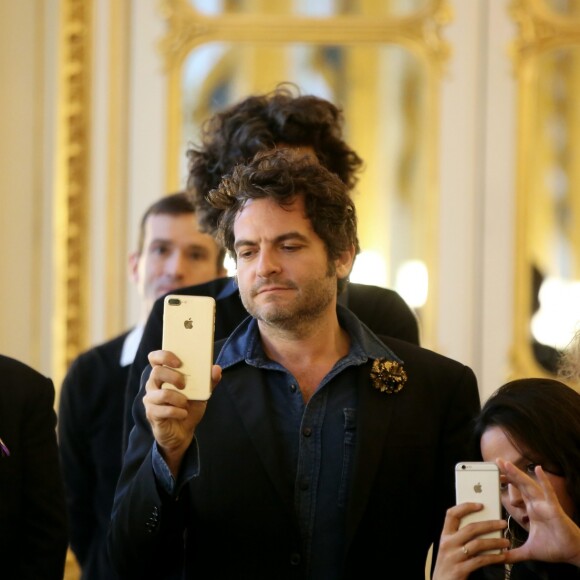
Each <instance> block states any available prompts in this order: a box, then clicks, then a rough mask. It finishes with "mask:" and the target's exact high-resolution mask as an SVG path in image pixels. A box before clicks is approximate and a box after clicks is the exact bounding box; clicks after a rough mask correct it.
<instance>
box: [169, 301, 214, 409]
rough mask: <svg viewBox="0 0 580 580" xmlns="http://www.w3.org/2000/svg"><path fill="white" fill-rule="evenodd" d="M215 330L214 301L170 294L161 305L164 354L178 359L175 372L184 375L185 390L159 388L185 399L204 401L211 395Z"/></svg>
mask: <svg viewBox="0 0 580 580" xmlns="http://www.w3.org/2000/svg"><path fill="white" fill-rule="evenodd" d="M214 327H215V300H214V299H213V298H211V297H210V296H187V295H185V294H183V295H180V294H169V295H168V296H166V297H165V299H164V303H163V342H162V348H163V350H169V351H171V352H172V353H174V354H175V355H177V356H178V357H179V359H180V360H181V363H182V365H181V366H180V367H179V368H177V369H175V370H177V371H179V372H180V373H182V374H183V375H185V389H177V388H176V387H174V386H173V385H171V384H169V383H163V385H162V388H164V389H173V390H176V391H178V392H180V393H183V394H184V395H185V396H186V397H187V398H188V399H191V400H196V401H207V400H208V399H209V397H210V395H211V386H212V383H211V368H212V365H213V342H214Z"/></svg>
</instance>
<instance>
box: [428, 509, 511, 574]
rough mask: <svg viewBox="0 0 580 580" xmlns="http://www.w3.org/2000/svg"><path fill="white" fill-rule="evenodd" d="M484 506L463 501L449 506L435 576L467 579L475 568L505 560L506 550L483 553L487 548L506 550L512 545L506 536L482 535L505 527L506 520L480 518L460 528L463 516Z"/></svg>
mask: <svg viewBox="0 0 580 580" xmlns="http://www.w3.org/2000/svg"><path fill="white" fill-rule="evenodd" d="M482 508H483V505H482V504H480V503H471V502H469V503H462V504H459V505H456V506H454V507H451V508H449V509H448V510H447V515H446V516H445V522H444V524H443V532H442V533H441V542H440V544H439V551H438V553H437V561H436V564H435V570H434V571H433V577H432V580H464V579H465V578H467V577H468V576H469V574H471V573H472V572H474V571H475V570H477V569H479V568H482V567H483V566H489V565H491V564H501V563H502V562H505V552H502V553H500V554H483V553H482V552H484V551H486V550H503V549H504V548H507V547H508V545H509V542H508V540H506V539H505V538H480V537H478V536H480V535H481V534H487V533H489V532H494V531H497V530H503V529H505V527H506V525H507V522H505V520H489V521H486V522H477V523H472V524H468V525H466V526H464V527H463V528H461V529H460V528H459V523H460V521H461V518H463V517H464V516H466V515H468V514H470V513H473V512H477V511H479V510H481V509H482Z"/></svg>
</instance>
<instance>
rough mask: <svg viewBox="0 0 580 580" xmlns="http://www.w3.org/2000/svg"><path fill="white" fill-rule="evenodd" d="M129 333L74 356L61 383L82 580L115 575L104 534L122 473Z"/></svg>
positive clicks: (70, 503) (74, 544) (67, 478)
mask: <svg viewBox="0 0 580 580" xmlns="http://www.w3.org/2000/svg"><path fill="white" fill-rule="evenodd" d="M127 334H128V333H127V332H126V333H124V334H122V335H121V336H118V337H116V338H114V339H112V340H110V341H108V342H106V343H103V344H101V345H99V346H96V347H94V348H92V349H90V350H88V351H87V352H84V353H83V354H81V355H80V356H78V357H77V358H76V359H75V360H74V361H73V363H72V364H71V367H70V369H69V370H68V372H67V374H66V377H65V379H64V381H63V384H62V391H61V395H60V405H59V413H58V417H59V421H58V434H59V447H60V456H61V462H62V468H63V475H64V483H65V489H66V502H67V510H68V514H69V520H70V528H71V533H70V543H71V548H72V550H73V552H74V553H75V556H76V558H77V560H78V562H79V564H80V566H81V568H82V578H83V580H93V579H94V580H100V579H106V580H113V579H114V578H115V573H114V572H113V570H112V568H111V566H110V564H109V560H108V557H107V549H106V537H107V529H108V527H109V520H110V518H111V510H112V508H113V498H114V496H115V487H116V486H117V479H118V478H119V474H120V473H121V464H122V459H123V457H122V452H121V441H122V436H123V411H124V402H125V386H126V384H127V379H128V376H129V366H128V365H127V366H124V367H122V366H121V365H120V359H121V352H122V350H123V344H124V342H125V339H126V337H127Z"/></svg>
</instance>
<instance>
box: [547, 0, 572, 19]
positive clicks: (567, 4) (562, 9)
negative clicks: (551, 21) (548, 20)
mask: <svg viewBox="0 0 580 580" xmlns="http://www.w3.org/2000/svg"><path fill="white" fill-rule="evenodd" d="M541 2H543V3H544V4H545V5H546V8H548V9H549V10H550V11H552V12H553V13H554V14H556V15H559V16H566V17H570V16H572V17H575V18H580V0H541Z"/></svg>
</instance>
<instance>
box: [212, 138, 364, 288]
mask: <svg viewBox="0 0 580 580" xmlns="http://www.w3.org/2000/svg"><path fill="white" fill-rule="evenodd" d="M300 195H302V196H304V208H305V212H306V217H307V218H308V219H309V220H310V223H311V224H312V229H313V230H314V231H315V233H316V234H317V235H318V236H319V237H320V239H321V240H322V241H323V243H324V246H325V248H326V252H327V255H328V259H329V260H335V259H336V258H338V257H339V256H340V254H341V253H342V252H344V251H345V250H348V249H349V248H351V247H354V248H355V250H356V252H357V253H358V251H359V244H358V239H357V222H356V210H355V206H354V202H353V200H352V198H351V197H350V195H349V194H348V189H347V187H346V185H345V184H344V183H343V182H342V181H341V180H340V179H339V178H338V176H337V175H336V174H334V173H331V172H330V171H329V170H328V169H326V168H325V167H323V166H322V165H320V164H319V163H316V162H314V161H313V160H312V157H311V156H307V155H306V156H304V155H300V154H299V153H297V152H296V151H295V150H292V149H271V150H269V151H266V152H264V153H261V154H258V155H256V157H255V158H254V159H253V160H252V161H250V162H249V163H248V164H246V165H244V164H239V165H236V166H235V167H234V169H233V171H232V173H231V174H230V175H228V176H226V177H224V179H223V180H222V181H221V182H220V184H219V186H218V187H217V188H216V189H213V190H211V191H210V192H209V194H208V200H209V202H210V203H211V204H212V206H214V207H215V208H216V209H218V210H219V212H220V217H219V220H218V226H217V228H218V229H217V235H218V240H219V241H220V242H221V243H222V244H223V246H224V247H225V248H226V250H228V251H229V252H230V254H231V255H232V256H233V257H234V259H235V253H234V243H235V238H234V222H235V220H236V217H237V216H238V214H239V213H240V212H241V211H242V210H243V208H244V205H245V204H246V203H247V201H248V200H251V199H264V198H271V199H273V200H274V201H275V202H276V203H278V204H279V205H280V206H281V207H288V206H290V205H291V204H292V203H293V202H294V201H295V200H296V198H297V197H298V196H300ZM345 284H346V278H343V279H339V280H338V291H339V292H340V291H342V289H343V288H344V285H345Z"/></svg>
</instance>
